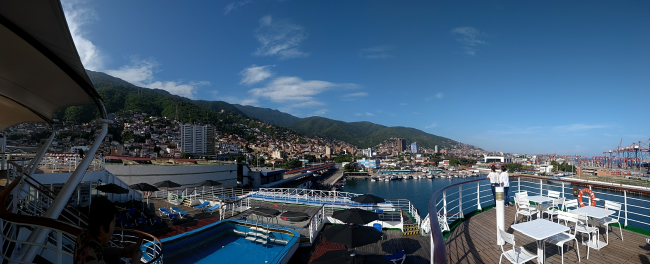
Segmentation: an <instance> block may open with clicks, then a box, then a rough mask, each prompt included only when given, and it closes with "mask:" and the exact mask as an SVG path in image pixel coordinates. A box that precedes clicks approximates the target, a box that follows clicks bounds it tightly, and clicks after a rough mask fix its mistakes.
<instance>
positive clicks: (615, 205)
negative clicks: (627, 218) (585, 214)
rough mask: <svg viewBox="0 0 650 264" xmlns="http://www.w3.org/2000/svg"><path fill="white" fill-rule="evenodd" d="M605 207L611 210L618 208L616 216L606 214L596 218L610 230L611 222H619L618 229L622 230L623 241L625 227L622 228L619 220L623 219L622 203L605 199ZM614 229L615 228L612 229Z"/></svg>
mask: <svg viewBox="0 0 650 264" xmlns="http://www.w3.org/2000/svg"><path fill="white" fill-rule="evenodd" d="M605 209H609V210H616V211H618V214H617V215H616V218H614V217H612V216H606V217H603V218H600V219H596V220H597V221H598V222H601V223H602V224H604V225H605V228H607V229H608V230H609V227H610V226H609V224H618V229H619V231H621V241H623V228H621V223H620V222H619V220H620V219H621V204H620V203H617V202H612V201H607V200H605ZM612 231H614V230H612ZM607 244H609V232H607Z"/></svg>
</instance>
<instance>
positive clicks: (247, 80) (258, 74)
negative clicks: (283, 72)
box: [240, 65, 273, 85]
mask: <svg viewBox="0 0 650 264" xmlns="http://www.w3.org/2000/svg"><path fill="white" fill-rule="evenodd" d="M270 67H272V65H266V66H257V65H253V66H251V67H248V68H246V69H244V70H243V71H241V72H240V74H241V75H242V76H243V77H244V78H243V79H242V80H241V82H240V84H245V85H251V84H255V83H258V82H261V81H264V80H266V79H267V78H269V77H271V76H273V73H271V71H270V70H269V68H270Z"/></svg>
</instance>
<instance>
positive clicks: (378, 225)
mask: <svg viewBox="0 0 650 264" xmlns="http://www.w3.org/2000/svg"><path fill="white" fill-rule="evenodd" d="M372 227H374V228H375V229H377V230H378V231H379V232H381V240H384V239H385V238H386V234H384V232H383V231H381V227H382V226H381V224H379V223H375V224H372Z"/></svg>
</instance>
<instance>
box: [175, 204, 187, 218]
mask: <svg viewBox="0 0 650 264" xmlns="http://www.w3.org/2000/svg"><path fill="white" fill-rule="evenodd" d="M171 209H172V211H173V212H174V213H177V214H179V215H181V218H183V217H184V216H189V215H190V213H188V212H185V211H183V210H181V209H180V208H178V207H176V206H172V207H171Z"/></svg>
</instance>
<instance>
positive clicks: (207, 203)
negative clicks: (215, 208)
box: [194, 201, 210, 209]
mask: <svg viewBox="0 0 650 264" xmlns="http://www.w3.org/2000/svg"><path fill="white" fill-rule="evenodd" d="M208 205H210V202H208V201H205V202H203V203H202V204H199V205H197V206H194V209H201V208H203V207H206V206H208Z"/></svg>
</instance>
